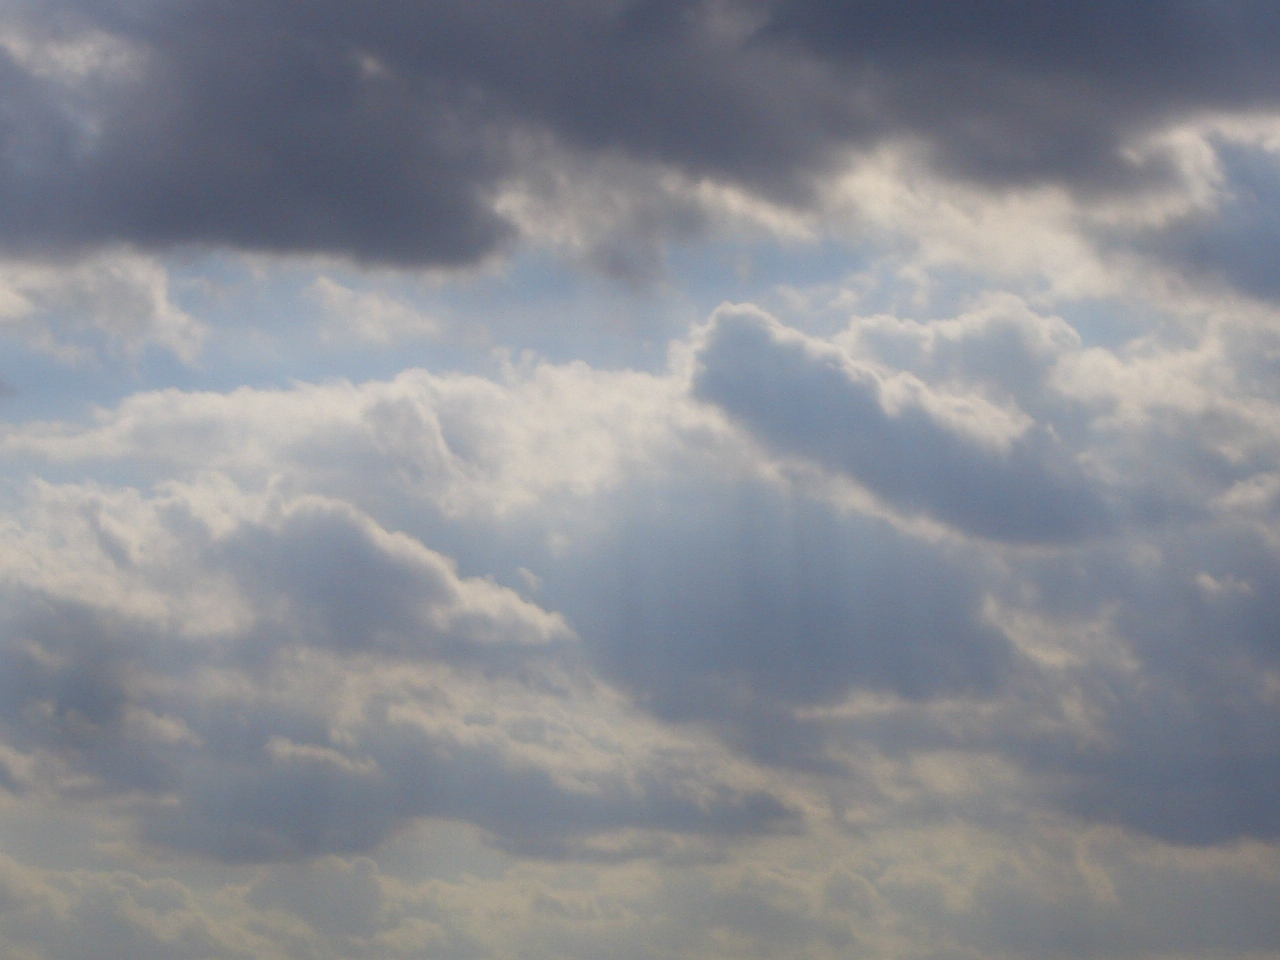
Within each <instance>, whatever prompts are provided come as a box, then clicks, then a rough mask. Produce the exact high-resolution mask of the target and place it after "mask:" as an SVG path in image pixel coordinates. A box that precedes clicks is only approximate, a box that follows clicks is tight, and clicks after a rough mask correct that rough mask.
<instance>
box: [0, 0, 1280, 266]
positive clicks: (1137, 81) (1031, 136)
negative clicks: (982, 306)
mask: <svg viewBox="0 0 1280 960" xmlns="http://www.w3.org/2000/svg"><path fill="white" fill-rule="evenodd" d="M10 17H11V19H12V20H13V21H14V22H15V23H17V24H19V27H20V28H21V30H22V31H25V33H26V34H28V35H30V36H31V37H33V38H35V40H36V41H44V40H53V41H58V42H64V44H65V42H66V41H68V40H70V39H73V38H75V37H76V36H85V35H86V31H90V30H99V31H106V32H107V33H108V34H110V35H113V36H115V37H117V38H119V39H120V40H122V41H123V43H124V45H125V47H126V48H127V49H128V50H129V51H131V52H130V56H129V58H128V62H127V64H126V65H124V66H119V67H118V69H115V70H114V72H112V71H104V70H98V72H97V73H94V72H93V71H90V75H88V76H87V77H86V76H85V75H84V70H83V69H81V68H77V69H80V70H81V72H80V74H79V75H78V76H79V79H76V77H75V76H72V75H71V74H69V73H68V68H67V67H66V65H65V63H64V64H63V67H62V68H60V69H61V72H59V69H52V68H50V67H49V65H48V63H45V62H44V61H39V58H38V57H36V59H35V60H33V59H32V57H33V56H34V55H32V54H30V51H29V50H28V51H27V52H26V53H23V52H22V51H21V50H18V51H17V52H14V50H17V48H14V49H13V50H9V51H8V52H0V90H2V91H3V93H0V211H2V212H0V237H2V239H3V243H4V245H5V246H7V247H8V248H9V249H10V250H28V251H29V250H32V249H41V248H44V249H64V248H68V247H73V248H74V247H80V246H85V245H95V244H100V243H108V242H112V241H125V242H130V243H136V244H142V245H146V246H153V247H163V246H166V245H169V244H175V243H207V244H215V245H232V246H240V247H247V248H253V249H265V250H281V251H289V250H303V251H326V252H333V253H338V254H344V255H351V256H355V257H358V258H363V259H369V260H378V261H388V262H397V263H438V264H449V263H462V262H468V261H471V260H474V259H476V258H477V257H480V256H482V255H483V254H485V253H486V252H488V251H491V250H493V249H495V247H497V246H498V245H500V244H501V243H502V241H503V238H504V237H505V236H508V235H509V233H510V230H511V228H510V226H509V225H508V224H506V223H505V222H504V221H503V220H502V219H501V218H500V217H499V216H498V215H497V214H496V213H495V212H494V209H493V205H492V200H493V194H494V191H495V189H497V187H498V186H499V184H500V183H501V182H502V181H503V179H504V178H505V177H507V176H508V175H510V174H513V173H518V172H519V169H518V167H519V161H518V160H517V159H516V157H517V155H518V153H519V152H518V151H516V150H514V144H515V140H514V139H513V138H517V137H519V136H528V135H533V136H543V135H548V136H549V137H550V138H551V139H552V140H553V141H554V142H557V143H559V144H560V145H561V146H563V147H566V148H568V149H570V150H575V151H578V152H581V153H583V154H585V155H588V156H590V155H604V154H619V155H622V156H625V157H629V158H633V159H637V160H640V161H642V162H647V161H652V162H657V163H661V164H668V165H672V166H675V167H678V168H680V169H682V170H684V171H686V172H687V173H689V174H691V175H693V176H695V177H701V176H709V177H712V178H716V179H722V180H730V181H735V182H738V183H742V184H745V185H747V186H748V187H751V188H753V189H758V190H762V191H764V192H766V193H769V194H771V195H773V196H776V197H781V198H784V199H791V200H799V199H802V198H803V197H804V195H805V188H804V184H805V182H806V178H807V177H808V176H809V175H810V174H812V173H814V172H816V171H820V170H821V169H823V168H824V166H825V165H826V164H828V163H829V162H830V161H831V160H832V159H833V158H834V157H835V156H836V155H837V154H838V153H839V152H840V151H842V150H843V149H845V148H847V147H849V146H859V145H868V144H871V143H873V142H875V141H876V140H877V139H878V138H880V137H883V136H889V135H897V134H909V135H913V136H918V137H922V138H923V139H924V140H925V141H926V142H927V143H929V144H931V145H932V147H933V149H934V151H935V154H936V157H937V159H938V161H939V163H940V164H941V166H942V167H943V168H945V169H949V170H951V171H953V172H957V173H959V174H961V175H963V176H968V177H977V178H979V179H984V180H988V181H992V182H1007V181H1011V180H1012V181H1017V182H1028V181H1036V180H1042V179H1045V178H1050V179H1058V180H1062V181H1064V182H1067V183H1072V184H1081V185H1095V186H1096V185H1105V184H1108V183H1113V184H1117V183H1121V182H1125V181H1126V178H1128V179H1130V180H1131V179H1132V175H1133V174H1134V172H1135V171H1134V170H1133V168H1132V164H1131V163H1130V162H1129V161H1126V160H1123V159H1122V158H1121V155H1120V153H1119V151H1118V146H1119V144H1120V142H1121V140H1122V139H1123V138H1124V137H1125V136H1126V135H1128V134H1130V133H1132V132H1134V131H1138V130H1142V129H1144V128H1146V127H1149V126H1151V125H1153V124H1158V123H1160V122H1162V121H1164V120H1167V119H1169V118H1171V117H1174V116H1176V115H1179V114H1182V113H1186V112H1188V111H1194V110H1199V109H1204V108H1224V109H1243V108H1250V107H1259V106H1261V107H1265V106H1269V105H1271V104H1273V103H1275V102H1276V100H1277V97H1280V94H1277V91H1278V90H1280V82H1277V81H1278V80H1280V67H1277V65H1276V63H1275V59H1274V57H1273V56H1272V52H1273V50H1274V47H1275V42H1276V39H1277V37H1278V36H1280V15H1278V14H1276V13H1275V12H1274V11H1273V9H1272V7H1271V6H1270V5H1268V4H1264V3H1260V2H1256V3H1255V2H1236V3H1209V2H1181V3H1153V2H1152V3H1148V2H1143V3H1135V4H1124V5H1116V4H1109V3H1103V2H1086V3H1070V4H1068V3H1065V2H1058V0H1054V2H1046V3H1015V2H999V0H966V2H960V3H946V2H928V3H919V4H909V5H907V4H891V3H865V2H864V3H834V2H812V0H810V2H805V0H793V2H786V0H779V2H777V3H769V2H766V0H758V2H751V0H742V2H737V3H735V2H732V0H725V2H720V3H712V2H701V3H700V2H694V0H687V2H681V0H638V2H625V0H615V2H606V0H556V2H549V3H540V4H536V5H531V4H524V3H517V2H513V0H481V2H470V3H461V2H456V0H442V2H437V3H429V4H424V3H410V2H404V0H396V2H387V3H380V4H376V5H352V4H345V3H337V2H332V0H308V2H303V3H285V2H282V0H265V2H262V3H256V4H251V5H244V4H232V3H226V2H220V0H185V2H171V3H153V2H133V3H130V2H124V0H121V2H116V3H110V4H88V3H78V4H77V3H70V2H65V3H57V4H53V3H50V4H29V5H27V6H25V7H22V8H20V9H19V11H18V12H11V13H10ZM23 49H27V48H23ZM55 59H56V58H55ZM63 59H64V61H65V59H66V58H65V57H64V58H63ZM46 60H48V57H46ZM42 64H43V65H42ZM71 73H74V70H73V71H71Z"/></svg>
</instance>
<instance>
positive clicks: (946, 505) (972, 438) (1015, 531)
mask: <svg viewBox="0 0 1280 960" xmlns="http://www.w3.org/2000/svg"><path fill="white" fill-rule="evenodd" d="M698 361H699V368H698V371H697V373H696V375H695V378H694V392H695V393H696V394H697V395H698V396H699V397H701V398H702V399H704V400H708V401H711V402H713V403H716V404H718V405H719V406H721V407H722V408H724V409H725V410H726V411H727V412H728V413H729V415H730V416H732V417H734V418H735V419H737V420H739V421H741V422H742V423H743V424H744V425H745V426H746V427H747V428H748V429H749V430H750V431H752V432H753V433H754V434H755V435H756V436H758V437H760V438H761V439H762V440H763V441H764V442H765V443H766V444H767V445H768V446H770V447H773V448H775V449H777V450H779V451H781V452H783V453H786V454H792V455H800V456H802V457H807V458H810V459H812V460H815V461H817V462H818V463H821V464H822V465H823V466H825V467H827V468H829V469H834V470H836V471H840V472H844V473H847V474H848V475H850V476H852V477H853V478H855V479H856V480H858V481H859V482H860V483H862V484H864V485H865V486H866V487H868V488H869V489H870V490H872V491H874V492H875V493H876V494H878V495H879V496H881V497H883V498H884V499H885V500H887V501H888V502H889V503H892V504H895V505H897V506H899V507H901V508H904V509H905V510H907V511H910V512H914V511H922V512H924V513H927V514H929V515H932V516H934V517H936V518H938V519H940V520H942V521H943V522H945V523H948V524H951V525H954V526H956V527H958V528H960V529H961V530H965V531H967V532H970V533H976V534H978V535H980V536H986V537H992V538H995V539H999V540H1012V541H1038V540H1061V539H1071V538H1074V537H1079V536H1082V535H1085V534H1088V533H1092V532H1097V531H1099V530H1101V529H1103V528H1105V526H1106V524H1107V510H1106V507H1105V505H1104V502H1103V501H1102V499H1101V498H1100V497H1099V495H1098V494H1097V493H1096V492H1095V491H1094V490H1092V489H1091V488H1090V485H1089V484H1088V482H1087V481H1086V479H1085V477H1084V476H1083V475H1082V474H1081V473H1080V471H1079V469H1078V468H1075V467H1073V465H1072V464H1071V462H1070V459H1069V457H1067V456H1066V452H1065V451H1062V450H1061V449H1058V448H1057V446H1056V445H1055V443H1054V441H1053V439H1052V436H1051V435H1050V434H1048V433H1047V432H1045V431H1043V430H1042V429H1039V428H1037V427H1036V426H1034V425H1026V424H1018V423H1016V422H1014V423H1010V422H1009V415H1008V413H1007V412H1006V411H1002V410H1000V409H999V408H996V407H993V406H974V407H964V406H960V405H958V404H956V403H952V404H950V406H951V407H953V408H954V409H953V410H951V411H949V410H948V409H947V407H948V406H949V405H948V403H947V400H946V398H943V397H941V396H939V395H936V394H933V393H931V392H930V391H929V389H928V388H927V387H925V386H924V385H923V384H919V383H918V382H915V381H907V382H906V383H904V384H901V387H900V389H905V390H907V391H909V392H910V395H909V396H907V397H906V398H905V399H901V400H897V399H895V398H894V393H895V384H894V383H892V382H890V378H889V377H888V376H885V375H883V374H881V373H880V372H878V371H877V370H875V369H874V368H872V367H869V366H866V365H860V364H858V363H856V362H854V361H853V360H852V358H850V357H848V356H847V355H846V354H844V353H843V352H842V351H841V350H839V349H838V348H835V347H832V346H830V345H829V344H825V343H822V342H821V341H816V340H811V339H809V338H807V337H805V336H803V335H801V334H799V333H797V332H795V331H788V330H787V329H786V328H785V327H783V326H782V325H781V324H779V323H778V322H777V321H775V320H773V319H772V318H770V317H768V316H766V315H764V314H762V313H760V312H759V311H756V310H750V309H738V310H721V311H720V312H719V313H718V314H717V316H716V318H715V319H714V320H713V322H712V325H711V327H710V329H709V330H708V333H707V337H706V341H705V343H704V344H703V346H702V349H701V350H700V352H699V354H698ZM961 418H963V419H961ZM949 419H952V420H953V422H948V420H949ZM965 420H967V421H969V422H968V423H965V422H964V421H965ZM1015 430H1016V432H1015ZM984 432H990V434H991V436H989V437H984V436H983V435H982V434H983V433H984ZM1010 434H1012V435H1010Z"/></svg>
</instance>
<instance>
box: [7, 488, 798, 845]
mask: <svg viewBox="0 0 1280 960" xmlns="http://www.w3.org/2000/svg"><path fill="white" fill-rule="evenodd" d="M216 492H217V493H218V494H219V495H220V496H221V502H220V503H218V504H216V505H215V506H214V508H213V510H212V511H211V510H210V506H209V504H208V503H207V502H205V503H203V504H202V502H201V501H207V498H208V491H207V490H206V491H202V490H201V489H199V488H190V487H182V486H170V487H169V488H168V489H167V492H166V493H164V494H162V495H160V496H156V497H151V498H143V497H141V496H139V495H137V494H136V493H129V492H126V493H123V494H114V495H112V494H103V493H100V492H98V491H96V490H94V489H92V488H76V487H69V488H53V487H40V488H37V489H36V490H35V491H34V493H33V497H34V500H35V503H34V504H33V511H32V513H30V514H29V515H28V523H29V524H30V525H29V526H27V527H26V529H25V530H18V529H14V528H12V527H11V528H10V529H9V530H8V534H9V536H8V537H7V551H6V553H7V557H8V562H7V564H6V570H5V576H4V581H5V584H6V586H5V590H6V593H5V598H6V602H5V606H6V616H7V635H8V637H9V640H8V642H7V644H6V646H5V648H4V652H3V664H2V666H0V676H2V677H3V682H4V686H5V690H6V691H7V693H6V697H5V704H6V707H5V710H4V715H3V717H2V718H0V723H3V727H4V730H5V737H6V742H8V743H9V744H11V745H13V747H14V749H15V750H17V751H18V752H19V757H18V759H19V763H18V768H19V774H17V775H15V777H16V779H14V783H15V787H16V789H18V790H19V791H20V792H25V791H31V790H35V791H52V792H54V793H56V794H65V795H68V796H85V797H93V796H121V795H123V796H128V797H133V798H134V803H135V805H136V807H137V809H136V814H137V816H138V817H139V821H138V826H139V828H140V830H141V831H142V834H143V836H144V838H146V839H149V840H150V841H152V842H155V843H160V844H163V845H165V846H169V847H176V848H181V849H188V850H198V851H201V852H203V853H205V854H207V855H210V856H213V857H215V858H222V859H228V860H233V861H238V860H264V859H267V860H275V859H291V858H296V857H304V856H311V855H315V854H321V853H325V852H335V851H340V852H358V851H364V850H370V849H372V848H374V847H375V846H376V845H377V844H378V843H379V842H380V841H381V840H383V839H384V838H385V837H386V836H388V835H389V834H390V833H391V832H393V831H395V830H396V829H398V828H400V827H402V826H403V825H404V824H405V823H408V822H411V821H412V820H413V819H415V818H421V817H449V818H456V819H464V820H469V821H471V822H474V823H478V824H480V825H482V826H484V827H485V828H487V829H488V830H490V831H491V832H492V833H493V835H494V836H495V838H497V840H498V842H501V843H504V844H508V845H510V846H512V847H516V848H521V849H529V850H534V851H538V852H542V853H545V854H558V852H559V851H561V850H562V849H569V848H572V847H573V845H574V844H575V843H580V842H583V841H584V840H587V839H590V838H592V837H595V836H599V835H606V834H609V833H611V832H614V831H618V830H623V829H637V830H642V831H657V832H659V833H663V832H674V833H677V834H678V833H695V834H697V833H709V834H712V835H715V834H721V833H727V834H735V833H741V832H747V833H751V832H756V831H765V832H768V831H771V830H774V829H777V828H779V827H781V826H784V825H786V824H788V823H790V822H792V821H793V820H794V818H795V816H796V812H795V811H794V810H793V809H792V808H791V807H790V806H789V805H788V804H787V803H785V802H784V801H783V800H781V799H779V798H778V797H777V796H776V795H774V794H773V793H772V792H770V791H769V790H767V789H765V788H764V787H763V786H761V785H760V784H758V783H757V784H754V785H753V784H752V783H751V782H750V778H749V777H748V778H747V779H746V780H744V779H743V777H742V776H741V775H740V774H734V773H733V770H732V769H731V765H730V766H726V767H725V771H724V774H723V775H722V776H720V777H718V778H717V777H713V778H712V779H711V780H708V779H707V778H706V776H705V767H704V763H703V761H702V760H701V759H700V757H699V751H698V750H696V749H689V748H685V749H683V751H682V749H681V748H679V746H678V743H672V744H669V745H665V746H664V745H663V740H664V739H665V738H664V736H663V735H662V734H661V732H660V731H656V730H653V729H652V727H651V726H647V725H646V724H645V723H644V722H643V721H642V720H641V719H639V718H632V719H627V717H628V710H627V708H626V706H625V704H624V703H622V702H621V701H620V700H618V698H617V697H616V696H613V695H611V694H610V693H609V692H608V690H607V689H600V688H599V687H598V686H597V685H595V684H594V683H593V682H592V681H591V680H590V678H589V677H584V676H582V675H581V672H580V670H579V668H578V667H576V666H575V660H576V657H575V655H574V653H573V646H574V638H573V635H572V633H571V631H570V630H569V628H568V626H567V625H566V624H565V622H564V620H563V618H562V617H560V616H559V615H557V614H552V613H548V612H546V611H544V610H542V609H541V608H539V607H537V606H535V605H533V604H531V603H529V602H527V601H525V600H522V599H521V598H519V597H518V596H516V595H515V594H514V593H513V592H512V591H510V590H508V589H506V588H503V587H500V586H498V585H496V584H494V583H492V582H491V581H488V580H484V579H474V578H473V579H462V578H460V577H459V576H458V575H457V573H456V570H455V568H454V567H453V565H452V564H451V563H450V562H449V561H448V560H446V559H445V558H444V557H442V556H440V555H439V554H438V553H435V552H433V551H431V550H428V549H427V548H425V547H424V546H422V545H421V544H420V543H418V542H417V541H416V540H414V539H412V538H410V537H408V536H406V535H404V534H396V533H390V532H387V531H385V530H384V529H382V528H381V527H379V526H378V525H377V524H375V523H374V522H373V521H372V520H370V519H369V518H368V517H367V516H365V515H363V514H361V513H360V512H359V511H357V510H356V509H355V508H353V507H351V506H349V505H347V504H344V503H341V502H334V501H332V500H325V499H320V498H315V497H303V498H301V499H294V500H285V501H278V500H271V499H268V500H267V501H262V500H261V499H259V498H255V497H245V496H242V495H237V493H236V491H234V490H233V489H231V488H228V487H225V486H224V487H222V488H221V489H220V490H218V491H216ZM219 507H220V508H222V510H224V511H225V510H230V511H231V512H230V514H229V515H228V513H225V512H223V513H221V514H219V513H218V508H219ZM50 508H51V509H50ZM211 514H212V516H211ZM41 521H43V523H44V524H48V526H44V527H43V529H42V528H41ZM64 561H65V562H64ZM92 582H96V584H97V586H96V588H90V587H89V586H88V584H89V583H92ZM90 597H93V598H94V599H93V600H90V599H89V598H90ZM602 712H603V713H604V715H605V716H607V717H610V718H611V719H610V720H609V721H608V722H607V723H604V725H603V727H602V729H603V730H610V731H611V732H610V734H609V736H608V739H605V740H602V739H601V736H600V734H599V733H595V732H593V727H595V726H597V725H599V724H601V723H603V719H602V718H601V717H600V714H601V713H602ZM619 723H621V726H620V727H619V726H618V724H619ZM628 726H630V728H631V729H630V732H628ZM655 737H656V739H655ZM682 752H683V753H684V754H685V755H684V756H682V755H681V753H682ZM23 756H25V757H26V758H28V760H27V767H26V769H25V773H26V776H25V778H24V777H23V776H21V773H22V772H23V771H22V769H21V768H22V761H21V759H20V758H21V757H23ZM32 764H34V768H33V767H32ZM9 766H10V767H13V766H14V764H10V765H9ZM695 772H696V775H695Z"/></svg>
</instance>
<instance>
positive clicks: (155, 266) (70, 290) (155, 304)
mask: <svg viewBox="0 0 1280 960" xmlns="http://www.w3.org/2000/svg"><path fill="white" fill-rule="evenodd" d="M0 332H4V333H7V334H9V335H10V336H14V337H16V338H17V339H19V340H20V341H23V342H25V343H27V344H29V345H30V346H32V347H34V348H35V349H37V350H40V351H43V352H46V353H50V354H52V355H54V356H55V357H57V358H58V359H60V360H63V361H65V362H70V363H76V362H82V361H84V360H87V359H90V358H99V359H100V358H108V357H110V358H120V357H123V358H131V359H137V358H138V357H139V356H140V355H141V354H142V352H143V351H144V350H146V349H147V348H148V347H158V348H160V349H163V350H167V351H168V352H170V353H172V354H174V355H176V356H177V357H178V358H179V359H181V360H183V361H185V362H187V363H190V362H192V361H193V360H194V359H195V358H196V356H197V355H198V354H199V352H200V348H201V346H202V345H203V342H204V339H205V336H206V333H207V331H206V328H205V327H204V325H203V324H202V323H200V321H198V320H197V319H196V318H195V317H193V316H191V315H190V314H189V313H187V312H186V311H185V310H183V309H182V308H181V307H180V306H179V305H178V304H177V303H175V302H174V299H173V296H172V293H171V290H170V283H169V275H168V272H167V271H166V270H165V268H164V266H163V265H162V264H161V263H159V262H158V261H156V260H155V259H153V258H151V257H145V256H141V255H138V254H134V253H128V252H123V253H102V254H98V255H95V256H91V257H87V258H85V259H83V260H80V261H74V262H71V263H57V262H55V263H48V262H34V261H33V262H20V261H11V262H8V263H4V264H0Z"/></svg>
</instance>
